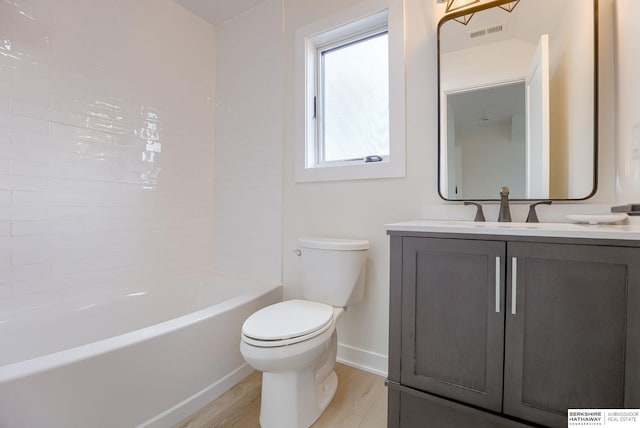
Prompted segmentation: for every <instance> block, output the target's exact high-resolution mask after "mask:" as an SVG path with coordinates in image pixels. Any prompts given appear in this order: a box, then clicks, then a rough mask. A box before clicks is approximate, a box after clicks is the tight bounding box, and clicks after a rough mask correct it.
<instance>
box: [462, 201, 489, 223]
mask: <svg viewBox="0 0 640 428" xmlns="http://www.w3.org/2000/svg"><path fill="white" fill-rule="evenodd" d="M464 204H465V205H473V206H475V207H477V208H478V210H477V211H476V218H474V219H473V221H485V218H484V212H483V211H482V205H480V204H479V203H477V202H469V201H464Z"/></svg>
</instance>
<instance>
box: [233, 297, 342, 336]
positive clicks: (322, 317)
mask: <svg viewBox="0 0 640 428" xmlns="http://www.w3.org/2000/svg"><path fill="white" fill-rule="evenodd" d="M332 320H333V308H332V307H331V306H329V305H325V304H323V303H317V302H308V301H306V300H288V301H286V302H281V303H276V304H275V305H271V306H267V307H266V308H263V309H260V310H259V311H258V312H256V313H254V314H253V315H251V316H250V317H249V318H247V320H246V321H245V322H244V324H243V325H242V334H243V335H244V336H246V337H248V338H250V339H255V340H260V341H281V340H286V339H291V338H295V337H299V336H307V335H310V334H311V333H313V332H316V331H318V330H321V329H323V328H324V327H327V326H328V325H329V324H330V323H331V321H332Z"/></svg>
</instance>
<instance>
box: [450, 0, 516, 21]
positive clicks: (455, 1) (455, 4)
mask: <svg viewBox="0 0 640 428" xmlns="http://www.w3.org/2000/svg"><path fill="white" fill-rule="evenodd" d="M479 1H480V0H447V8H446V9H445V12H447V13H449V12H451V11H454V10H458V9H462V8H464V7H467V6H470V5H472V4H474V3H478V2H479ZM518 1H520V0H518ZM516 3H517V1H516ZM469 19H471V18H469Z"/></svg>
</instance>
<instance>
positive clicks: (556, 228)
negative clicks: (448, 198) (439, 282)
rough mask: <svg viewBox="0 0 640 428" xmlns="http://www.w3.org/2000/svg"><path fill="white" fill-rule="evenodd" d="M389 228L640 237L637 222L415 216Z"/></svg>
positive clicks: (592, 236) (419, 230)
mask: <svg viewBox="0 0 640 428" xmlns="http://www.w3.org/2000/svg"><path fill="white" fill-rule="evenodd" d="M385 228H386V230H387V231H389V232H431V233H464V234H478V235H505V236H538V237H556V238H589V239H620V240H640V225H638V224H612V225H609V224H597V225H591V224H577V223H521V222H513V223H498V222H491V221H488V222H473V221H463V220H416V221H407V222H403V223H391V224H386V225H385Z"/></svg>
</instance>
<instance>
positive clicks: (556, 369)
mask: <svg viewBox="0 0 640 428" xmlns="http://www.w3.org/2000/svg"><path fill="white" fill-rule="evenodd" d="M507 253H508V257H509V263H508V267H509V272H508V278H509V286H508V287H507V315H506V331H505V379H504V380H505V381H504V408H503V412H504V413H505V414H508V415H511V416H516V417H518V418H521V419H525V420H529V421H534V422H537V423H540V424H544V425H549V426H563V427H566V426H567V408H574V409H580V408H583V409H584V408H614V409H620V408H625V407H638V405H640V403H639V402H638V392H639V388H640V383H639V381H640V376H639V373H638V363H637V361H638V356H639V354H638V352H639V351H640V348H639V345H640V330H639V329H638V324H639V320H640V305H639V303H640V302H639V300H638V299H639V297H640V296H639V295H638V293H639V292H640V249H637V248H624V247H611V246H596V245H566V244H549V243H529V242H510V243H508V248H507ZM514 297H515V299H514ZM634 361H635V362H634ZM625 388H626V391H625Z"/></svg>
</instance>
